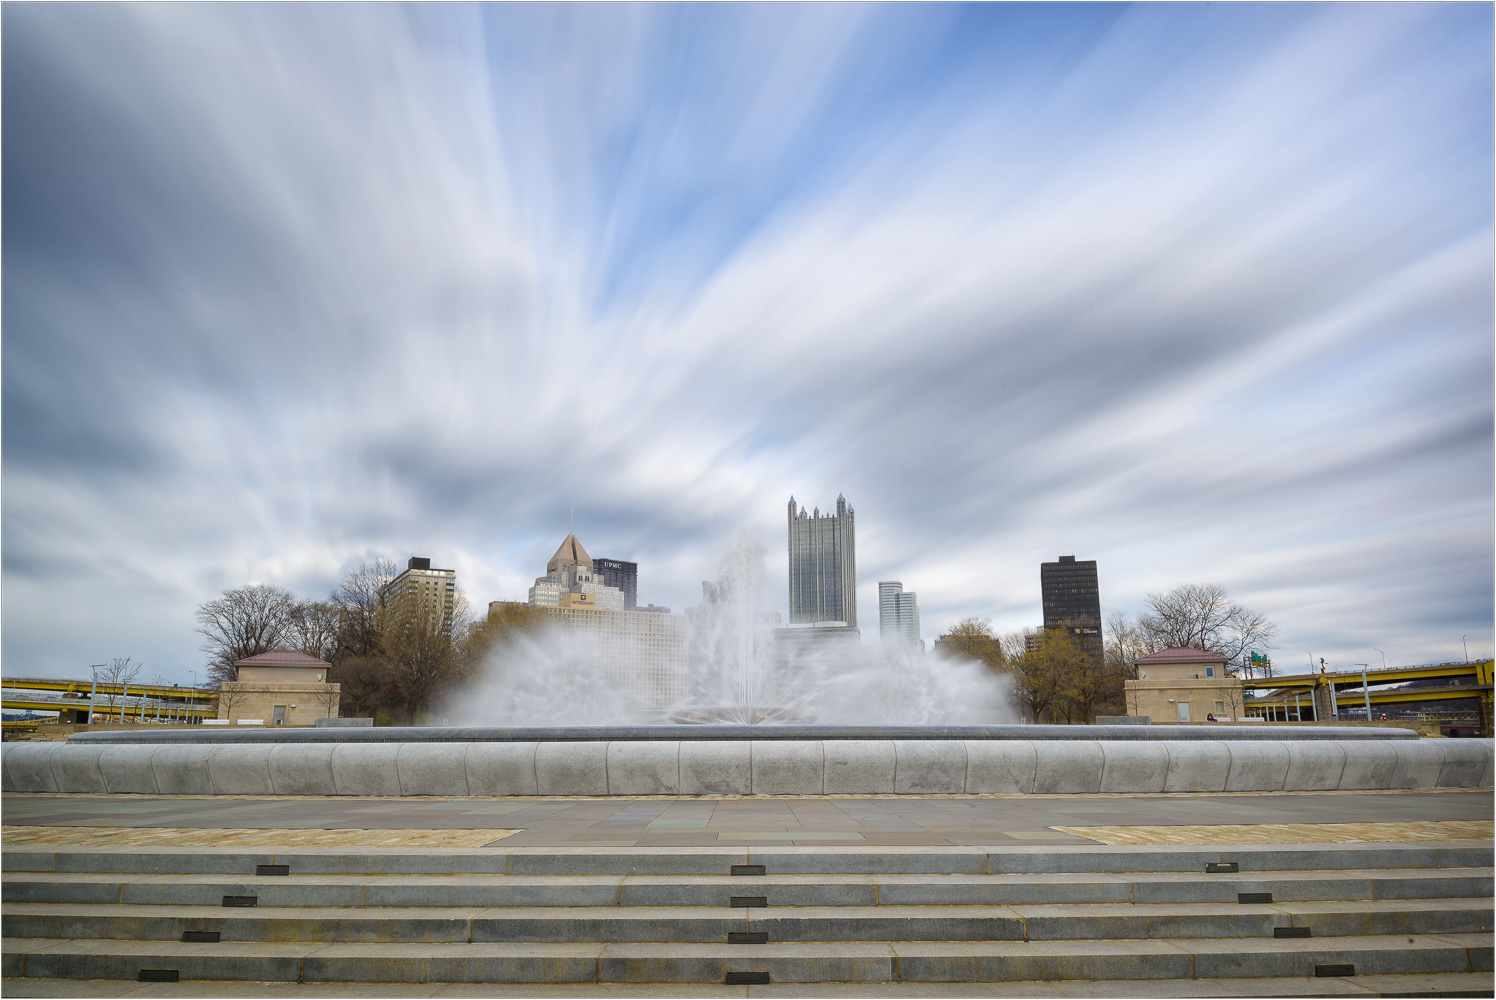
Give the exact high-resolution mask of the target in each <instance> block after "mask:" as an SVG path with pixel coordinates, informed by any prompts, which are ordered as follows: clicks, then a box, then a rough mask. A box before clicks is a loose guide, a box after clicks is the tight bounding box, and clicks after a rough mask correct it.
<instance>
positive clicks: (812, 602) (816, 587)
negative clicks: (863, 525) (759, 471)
mask: <svg viewBox="0 0 1496 1000" xmlns="http://www.w3.org/2000/svg"><path fill="white" fill-rule="evenodd" d="M855 517H856V515H855V513H854V512H853V510H852V508H851V507H850V506H848V505H847V499H846V497H844V496H841V495H838V496H837V498H836V513H835V514H828V515H826V516H824V517H823V516H822V515H821V509H820V508H819V507H817V508H815V509H814V510H813V511H810V510H805V509H804V508H801V507H798V506H797V505H796V503H795V498H794V497H790V503H789V546H790V624H791V625H813V624H815V623H817V622H842V623H843V624H845V625H846V626H848V627H849V628H853V629H855V628H856V627H857V539H856V525H855Z"/></svg>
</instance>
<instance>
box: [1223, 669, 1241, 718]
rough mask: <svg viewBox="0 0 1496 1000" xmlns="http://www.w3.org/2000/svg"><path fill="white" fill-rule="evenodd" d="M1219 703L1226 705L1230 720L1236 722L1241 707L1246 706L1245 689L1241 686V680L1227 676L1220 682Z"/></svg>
mask: <svg viewBox="0 0 1496 1000" xmlns="http://www.w3.org/2000/svg"><path fill="white" fill-rule="evenodd" d="M1220 695H1221V704H1222V705H1225V706H1226V711H1227V712H1228V713H1229V714H1230V716H1231V721H1232V722H1236V721H1237V720H1239V719H1240V718H1241V717H1242V709H1243V708H1245V707H1246V691H1245V690H1244V689H1243V688H1242V686H1241V681H1240V680H1238V679H1237V678H1235V677H1227V678H1225V679H1224V680H1222V682H1221V687H1220Z"/></svg>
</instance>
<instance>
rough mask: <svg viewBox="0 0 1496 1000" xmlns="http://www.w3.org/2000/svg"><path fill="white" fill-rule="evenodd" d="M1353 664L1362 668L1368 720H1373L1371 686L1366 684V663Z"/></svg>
mask: <svg viewBox="0 0 1496 1000" xmlns="http://www.w3.org/2000/svg"><path fill="white" fill-rule="evenodd" d="M1351 666H1354V667H1360V668H1361V697H1363V698H1365V699H1366V721H1367V722H1370V721H1371V688H1369V687H1367V686H1366V664H1364V663H1353V664H1351Z"/></svg>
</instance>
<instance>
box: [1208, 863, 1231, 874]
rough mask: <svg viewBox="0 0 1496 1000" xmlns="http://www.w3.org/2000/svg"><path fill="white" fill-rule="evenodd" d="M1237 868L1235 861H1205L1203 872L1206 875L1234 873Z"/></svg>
mask: <svg viewBox="0 0 1496 1000" xmlns="http://www.w3.org/2000/svg"><path fill="white" fill-rule="evenodd" d="M1238 870H1239V869H1238V868H1237V863H1236V862H1235V861H1207V862H1206V863H1205V872H1206V874H1208V875H1221V874H1235V873H1236V872H1237V871H1238Z"/></svg>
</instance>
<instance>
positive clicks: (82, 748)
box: [51, 743, 109, 794]
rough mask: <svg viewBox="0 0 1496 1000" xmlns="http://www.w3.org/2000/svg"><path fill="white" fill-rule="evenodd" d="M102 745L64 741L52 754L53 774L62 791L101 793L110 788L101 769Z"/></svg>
mask: <svg viewBox="0 0 1496 1000" xmlns="http://www.w3.org/2000/svg"><path fill="white" fill-rule="evenodd" d="M103 752H104V747H103V746H102V745H95V746H88V745H78V744H67V743H64V744H63V745H62V746H60V747H58V748H57V750H56V751H55V752H53V754H52V759H51V767H52V776H53V778H54V779H55V780H56V782H57V788H58V789H59V790H61V791H68V792H83V793H94V794H96V793H99V792H107V791H108V790H109V789H108V787H107V786H106V785H105V784H104V775H103V772H101V771H100V770H99V755H100V754H101V753H103Z"/></svg>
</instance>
